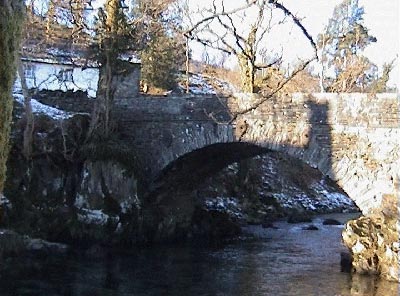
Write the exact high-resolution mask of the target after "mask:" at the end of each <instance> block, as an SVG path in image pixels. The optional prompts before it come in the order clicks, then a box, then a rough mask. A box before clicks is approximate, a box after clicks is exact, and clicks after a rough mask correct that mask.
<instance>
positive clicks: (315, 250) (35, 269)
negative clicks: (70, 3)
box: [0, 219, 399, 296]
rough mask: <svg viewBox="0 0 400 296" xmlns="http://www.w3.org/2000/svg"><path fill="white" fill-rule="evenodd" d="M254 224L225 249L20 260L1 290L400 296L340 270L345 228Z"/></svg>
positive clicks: (12, 262)
mask: <svg viewBox="0 0 400 296" xmlns="http://www.w3.org/2000/svg"><path fill="white" fill-rule="evenodd" d="M314 224H315V225H316V226H317V227H318V228H319V230H318V231H303V230H301V227H302V225H288V224H286V223H283V222H282V223H278V224H277V226H278V227H279V229H277V230H274V229H268V230H264V229H262V228H260V227H259V228H257V227H253V228H250V229H249V231H251V232H253V233H255V234H256V235H257V236H258V239H244V240H240V241H237V242H235V243H232V244H230V245H228V246H225V247H222V248H196V247H194V246H191V247H158V248H151V249H141V250H135V251H131V252H129V253H124V254H109V255H108V256H105V257H104V258H102V259H100V258H92V259H90V258H86V257H82V256H81V257H76V256H72V257H53V258H24V259H21V258H19V259H18V258H14V259H8V260H6V262H3V263H2V264H1V267H0V295H7V296H8V295H10V296H11V295H12V296H14V295H71V296H75V295H77V296H78V295H79V296H81V295H95V296H96V295H139V296H140V295H143V296H144V295H146V296H148V295H174V296H175V295H177V296H179V295H186V296H187V295H196V296H197V295H240V296H246V295H249V296H250V295H251V296H253V295H274V296H275V295H276V296H279V295H285V296H290V295H302V296H303V295H307V296H308V295H316V296H321V295H324V296H330V295H332V296H333V295H337V296H339V295H340V296H361V295H363V296H398V295H399V286H398V284H394V283H389V282H385V281H379V280H378V279H375V278H372V277H367V276H359V275H353V276H351V275H350V274H346V273H341V272H340V266H339V262H340V255H339V254H340V251H341V250H342V247H341V245H340V243H339V241H340V232H341V228H340V227H337V226H324V225H322V220H321V219H317V220H315V221H314Z"/></svg>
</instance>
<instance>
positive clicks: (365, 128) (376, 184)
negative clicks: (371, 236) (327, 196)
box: [231, 94, 400, 212]
mask: <svg viewBox="0 0 400 296" xmlns="http://www.w3.org/2000/svg"><path fill="white" fill-rule="evenodd" d="M257 100H259V98H257V97H255V96H250V97H249V96H243V95H242V96H239V97H238V98H237V99H236V100H233V101H231V108H233V109H235V110H239V111H240V110H243V109H246V108H248V107H250V106H252V105H253V104H254V103H255V102H257ZM399 124H400V115H399V100H398V98H397V96H396V94H379V95H376V96H372V95H367V94H313V95H304V94H293V95H291V96H284V97H274V98H271V99H269V100H267V101H266V102H265V103H263V104H262V105H261V106H260V107H259V108H257V109H256V110H255V111H251V112H249V113H246V114H244V115H242V116H239V117H238V120H237V121H236V131H235V133H236V134H235V136H236V140H240V141H246V142H252V143H258V144H260V145H262V146H265V147H268V148H271V149H273V150H278V151H282V152H285V153H288V154H290V155H292V156H295V157H297V158H299V159H301V160H303V161H305V162H306V163H308V164H310V165H311V166H312V167H315V168H318V169H319V170H320V171H321V172H323V173H324V174H326V175H328V176H329V177H330V178H332V179H333V180H335V181H337V182H338V184H339V185H340V186H341V187H342V188H343V189H344V190H345V191H346V192H347V193H348V194H349V196H350V197H351V198H352V199H353V200H355V202H356V203H357V205H358V206H359V207H360V208H361V209H362V210H363V212H369V211H370V210H371V209H372V208H374V207H376V206H379V204H380V203H381V199H382V196H383V194H385V193H392V192H393V191H394V181H393V180H394V176H395V174H396V173H397V172H398V171H399V170H400V163H399V159H400V126H399Z"/></svg>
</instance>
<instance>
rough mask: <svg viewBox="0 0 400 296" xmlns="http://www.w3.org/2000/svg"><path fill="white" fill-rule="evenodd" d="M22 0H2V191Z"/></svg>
mask: <svg viewBox="0 0 400 296" xmlns="http://www.w3.org/2000/svg"><path fill="white" fill-rule="evenodd" d="M24 10H25V9H24V7H23V1H21V0H19V1H18V0H13V1H7V0H3V1H0V61H1V62H0V194H1V193H2V192H3V186H4V181H5V178H6V162H7V157H8V151H9V147H8V144H9V133H10V125H11V113H12V106H13V100H12V95H11V91H12V86H13V83H14V79H15V73H16V69H17V67H16V64H17V58H18V50H19V44H20V36H21V28H22V22H23V11H24Z"/></svg>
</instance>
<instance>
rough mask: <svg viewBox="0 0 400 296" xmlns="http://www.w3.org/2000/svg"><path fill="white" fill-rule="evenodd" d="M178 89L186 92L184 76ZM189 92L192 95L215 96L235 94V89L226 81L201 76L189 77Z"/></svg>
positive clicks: (193, 75) (191, 75)
mask: <svg viewBox="0 0 400 296" xmlns="http://www.w3.org/2000/svg"><path fill="white" fill-rule="evenodd" d="M179 86H180V88H181V89H182V90H183V91H184V90H186V75H182V78H181V82H180V84H179ZM189 92H190V93H191V94H194V95H216V94H218V93H228V94H231V93H235V92H237V90H236V88H235V87H234V86H233V85H232V84H230V83H229V82H227V81H224V80H221V79H218V78H215V77H209V76H206V75H202V74H190V75H189Z"/></svg>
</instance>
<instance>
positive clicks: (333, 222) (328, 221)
mask: <svg viewBox="0 0 400 296" xmlns="http://www.w3.org/2000/svg"><path fill="white" fill-rule="evenodd" d="M322 224H323V225H342V223H340V222H339V221H338V220H336V219H325V220H324V222H322Z"/></svg>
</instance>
